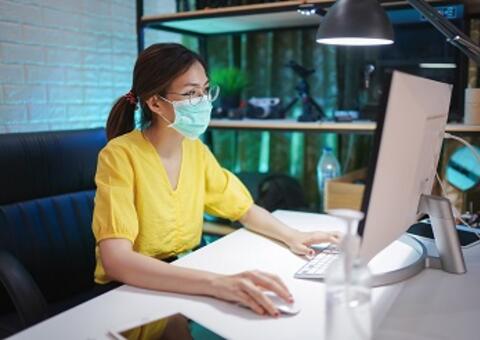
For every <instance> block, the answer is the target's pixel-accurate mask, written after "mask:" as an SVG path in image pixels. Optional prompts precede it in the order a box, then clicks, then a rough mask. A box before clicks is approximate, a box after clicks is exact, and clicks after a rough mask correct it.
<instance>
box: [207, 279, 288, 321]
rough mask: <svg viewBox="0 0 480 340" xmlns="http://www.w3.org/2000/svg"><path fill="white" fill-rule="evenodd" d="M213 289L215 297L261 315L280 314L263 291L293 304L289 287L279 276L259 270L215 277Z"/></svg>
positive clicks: (212, 284) (212, 283)
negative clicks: (236, 303)
mask: <svg viewBox="0 0 480 340" xmlns="http://www.w3.org/2000/svg"><path fill="white" fill-rule="evenodd" d="M211 288H212V295H213V296H214V297H216V298H219V299H222V300H227V301H233V302H238V303H240V304H243V305H245V306H247V307H249V308H250V309H252V310H253V311H254V312H256V313H257V314H260V315H264V314H269V315H271V316H278V315H279V314H280V312H279V311H278V310H277V308H276V307H275V306H274V304H273V302H272V301H271V300H270V299H269V298H268V297H267V296H265V295H264V294H263V291H272V292H274V293H275V294H277V295H278V296H279V297H281V298H282V299H284V300H285V301H286V302H288V303H291V302H293V297H292V295H291V294H290V292H289V291H288V288H287V286H285V284H284V283H283V282H282V280H281V279H280V278H279V277H278V276H276V275H273V274H269V273H265V272H261V271H258V270H254V271H246V272H242V273H239V274H235V275H218V276H215V278H214V279H213V280H212V282H211Z"/></svg>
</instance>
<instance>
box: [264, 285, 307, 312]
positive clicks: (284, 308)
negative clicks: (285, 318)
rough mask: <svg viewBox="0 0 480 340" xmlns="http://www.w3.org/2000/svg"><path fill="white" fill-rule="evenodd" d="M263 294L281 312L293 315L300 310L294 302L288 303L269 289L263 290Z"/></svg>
mask: <svg viewBox="0 0 480 340" xmlns="http://www.w3.org/2000/svg"><path fill="white" fill-rule="evenodd" d="M263 294H265V296H267V297H268V298H269V299H270V300H271V301H272V302H273V304H274V305H275V307H277V309H278V310H279V311H280V312H281V313H284V314H290V315H294V314H298V313H299V312H300V307H299V306H298V304H296V303H295V302H294V303H288V302H286V301H285V300H283V299H282V298H281V297H280V296H278V295H277V294H275V293H274V292H271V291H265V292H263Z"/></svg>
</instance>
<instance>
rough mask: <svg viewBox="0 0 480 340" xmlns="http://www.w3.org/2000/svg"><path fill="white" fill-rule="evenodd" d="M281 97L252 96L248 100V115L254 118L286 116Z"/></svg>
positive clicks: (279, 117)
mask: <svg viewBox="0 0 480 340" xmlns="http://www.w3.org/2000/svg"><path fill="white" fill-rule="evenodd" d="M282 111H283V110H282V107H281V104H280V98H277V97H260V98H257V97H252V98H250V99H249V100H248V102H247V117H248V118H254V119H281V118H285V115H284V114H283V112H282Z"/></svg>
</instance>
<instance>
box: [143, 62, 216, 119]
mask: <svg viewBox="0 0 480 340" xmlns="http://www.w3.org/2000/svg"><path fill="white" fill-rule="evenodd" d="M208 87H209V84H208V78H207V75H206V74H205V69H204V68H203V66H202V64H200V63H199V62H198V61H197V62H195V63H194V64H192V66H190V68H189V69H188V70H187V71H186V72H185V73H184V74H182V75H180V76H179V77H177V78H176V79H175V80H174V81H173V82H172V84H171V85H170V87H169V88H168V90H167V93H166V94H165V96H164V98H165V99H167V100H169V101H180V100H186V99H189V98H190V97H201V96H203V94H204V93H206V92H207V90H208ZM147 104H148V106H149V107H150V109H151V110H152V111H153V112H155V113H156V114H157V115H161V116H163V117H164V118H165V119H166V120H168V122H170V123H173V122H174V121H175V113H174V110H173V106H172V104H171V103H169V102H167V101H165V100H163V99H161V98H160V97H159V96H153V97H152V98H150V99H149V100H147ZM158 118H159V119H158V123H160V124H162V125H168V123H167V122H166V121H165V120H164V119H162V118H161V117H158Z"/></svg>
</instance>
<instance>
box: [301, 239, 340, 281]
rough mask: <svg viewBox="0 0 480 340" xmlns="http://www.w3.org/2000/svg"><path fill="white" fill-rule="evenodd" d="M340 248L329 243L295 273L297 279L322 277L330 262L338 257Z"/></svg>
mask: <svg viewBox="0 0 480 340" xmlns="http://www.w3.org/2000/svg"><path fill="white" fill-rule="evenodd" d="M339 252H340V250H339V249H338V248H337V247H336V246H334V245H331V246H329V247H327V248H325V249H324V250H322V251H321V252H320V253H318V254H317V255H316V256H315V257H314V258H313V259H311V260H310V261H308V262H307V263H306V264H305V265H304V266H303V267H302V268H300V269H299V270H298V271H297V272H296V273H295V277H296V278H297V279H323V278H325V273H326V271H327V269H328V267H329V266H330V264H331V263H332V262H333V261H334V260H336V259H337V258H338V254H339Z"/></svg>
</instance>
